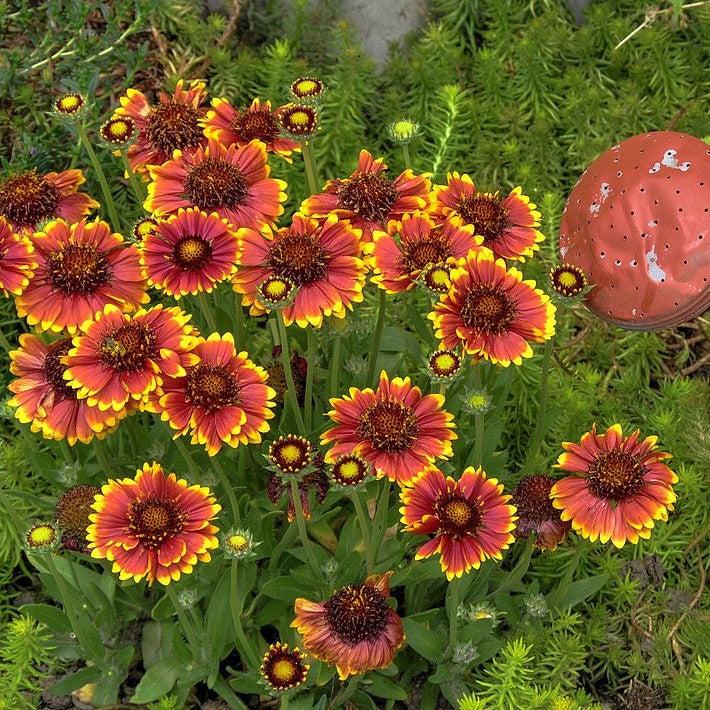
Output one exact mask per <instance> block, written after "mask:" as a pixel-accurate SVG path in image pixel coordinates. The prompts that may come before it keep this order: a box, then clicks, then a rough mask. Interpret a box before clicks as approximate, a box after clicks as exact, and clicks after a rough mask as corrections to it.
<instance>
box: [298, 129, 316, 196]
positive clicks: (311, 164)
mask: <svg viewBox="0 0 710 710" xmlns="http://www.w3.org/2000/svg"><path fill="white" fill-rule="evenodd" d="M301 151H302V152H303V164H304V166H305V168H306V182H307V183H308V192H309V193H310V194H311V195H315V194H316V192H318V178H317V177H316V163H315V160H314V159H313V150H312V149H311V144H310V141H304V142H303V145H302V147H301Z"/></svg>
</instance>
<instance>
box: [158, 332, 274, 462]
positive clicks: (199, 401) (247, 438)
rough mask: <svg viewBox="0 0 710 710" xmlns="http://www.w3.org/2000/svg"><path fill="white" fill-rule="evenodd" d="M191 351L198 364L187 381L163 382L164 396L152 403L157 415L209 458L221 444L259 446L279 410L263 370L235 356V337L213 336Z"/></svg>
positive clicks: (183, 378) (242, 356)
mask: <svg viewBox="0 0 710 710" xmlns="http://www.w3.org/2000/svg"><path fill="white" fill-rule="evenodd" d="M192 352H193V354H194V355H196V356H197V358H198V362H197V363H196V364H195V365H192V366H190V367H187V368H186V372H185V375H184V376H180V377H176V378H164V380H163V385H162V392H163V394H162V395H161V396H160V397H159V398H156V400H154V401H152V402H151V404H153V405H154V411H157V412H159V413H160V415H161V418H162V419H163V421H167V422H169V423H170V426H171V427H172V428H173V429H176V430H177V431H176V434H175V436H174V438H177V437H178V436H182V435H183V434H187V433H190V434H191V435H192V443H193V444H202V445H203V446H204V447H205V448H206V449H207V453H208V454H209V455H210V456H214V455H215V454H216V453H217V452H218V451H219V450H220V449H221V448H222V444H228V445H229V446H232V447H236V446H238V445H239V444H258V443H259V442H260V441H261V435H262V434H263V433H265V432H267V431H269V424H268V420H269V419H271V418H273V416H274V413H273V412H272V411H271V408H272V407H274V406H275V402H274V401H273V400H274V395H275V392H274V390H272V389H271V387H269V386H268V385H267V384H266V379H267V374H266V371H265V370H264V368H263V367H259V366H258V365H255V364H254V363H253V362H252V361H251V360H250V359H249V356H248V353H246V352H240V353H237V351H236V350H235V348H234V338H233V337H232V334H231V333H225V334H224V335H222V336H220V335H219V334H218V333H212V335H210V336H209V338H207V340H205V339H204V338H203V339H201V340H200V341H199V342H198V344H197V345H196V346H195V348H194V349H193V351H192Z"/></svg>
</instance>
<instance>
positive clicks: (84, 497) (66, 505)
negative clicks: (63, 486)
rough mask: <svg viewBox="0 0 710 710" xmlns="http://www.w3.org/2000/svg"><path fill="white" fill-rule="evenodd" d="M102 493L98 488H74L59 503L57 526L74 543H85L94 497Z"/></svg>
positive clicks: (56, 512)
mask: <svg viewBox="0 0 710 710" xmlns="http://www.w3.org/2000/svg"><path fill="white" fill-rule="evenodd" d="M100 492H101V489H100V488H99V487H98V486H74V488H70V489H69V490H68V491H67V492H66V493H65V494H64V495H63V496H62V497H61V498H60V499H59V501H58V502H57V507H56V509H55V515H56V517H57V524H58V525H59V527H60V528H61V529H62V532H63V533H64V534H65V535H68V536H69V537H70V538H72V539H73V540H74V541H76V542H80V543H84V542H85V539H86V528H87V526H88V525H89V522H90V521H89V515H90V514H91V513H92V512H93V510H92V508H91V506H92V504H93V502H94V496H95V495H96V494H97V493H100Z"/></svg>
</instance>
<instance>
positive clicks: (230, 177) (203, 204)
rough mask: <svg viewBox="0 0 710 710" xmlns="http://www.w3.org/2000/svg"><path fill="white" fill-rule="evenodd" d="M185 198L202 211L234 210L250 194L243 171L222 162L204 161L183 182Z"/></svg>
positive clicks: (192, 169) (224, 161)
mask: <svg viewBox="0 0 710 710" xmlns="http://www.w3.org/2000/svg"><path fill="white" fill-rule="evenodd" d="M185 192H186V193H187V197H188V199H189V200H190V202H192V204H193V205H196V206H197V207H199V208H200V209H201V210H215V209H218V208H220V207H225V208H227V209H235V208H236V207H239V205H242V204H244V201H245V199H246V197H247V195H248V194H249V185H248V184H247V180H246V178H245V177H244V175H243V173H242V171H241V170H240V169H239V168H238V167H237V166H236V165H233V164H232V163H230V162H229V161H228V160H223V159H222V158H205V159H204V160H202V161H201V162H199V163H198V164H197V165H195V166H194V167H193V168H191V169H190V171H189V172H188V174H187V177H186V178H185Z"/></svg>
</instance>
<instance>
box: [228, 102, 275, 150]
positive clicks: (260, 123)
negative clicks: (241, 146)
mask: <svg viewBox="0 0 710 710" xmlns="http://www.w3.org/2000/svg"><path fill="white" fill-rule="evenodd" d="M232 130H233V131H234V133H236V135H237V138H238V140H239V141H240V142H241V143H248V142H249V141H251V140H254V139H255V138H256V139H258V140H260V141H262V142H264V143H270V142H272V141H273V140H275V139H276V138H278V136H279V130H280V128H279V124H278V122H277V120H276V116H275V115H274V113H273V111H271V109H269V108H268V107H267V106H260V107H259V108H251V109H249V110H248V111H239V113H237V115H236V116H235V117H234V121H233V122H232Z"/></svg>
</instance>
